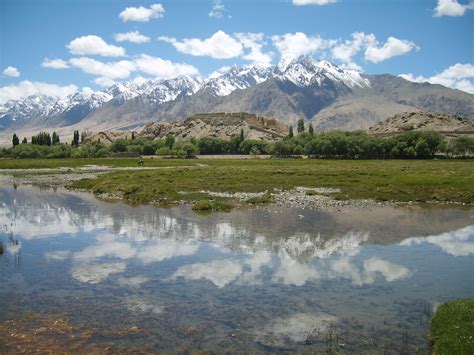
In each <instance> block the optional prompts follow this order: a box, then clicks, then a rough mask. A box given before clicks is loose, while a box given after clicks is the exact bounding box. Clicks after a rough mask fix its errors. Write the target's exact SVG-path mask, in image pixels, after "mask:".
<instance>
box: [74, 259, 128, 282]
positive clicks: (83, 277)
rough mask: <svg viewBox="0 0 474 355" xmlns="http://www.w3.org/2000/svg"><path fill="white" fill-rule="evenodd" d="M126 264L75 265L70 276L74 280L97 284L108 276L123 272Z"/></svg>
mask: <svg viewBox="0 0 474 355" xmlns="http://www.w3.org/2000/svg"><path fill="white" fill-rule="evenodd" d="M126 268H127V264H125V263H124V262H119V263H91V264H78V265H75V266H74V267H73V268H72V270H71V274H72V277H74V278H75V279H76V280H78V281H81V282H85V283H91V284H97V283H99V282H102V281H104V280H106V279H107V278H108V277H109V275H111V274H115V273H120V272H123V271H125V269H126Z"/></svg>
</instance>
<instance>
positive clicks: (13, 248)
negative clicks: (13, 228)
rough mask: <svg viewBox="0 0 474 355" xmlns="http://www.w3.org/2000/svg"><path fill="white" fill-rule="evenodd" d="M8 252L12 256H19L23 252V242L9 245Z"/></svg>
mask: <svg viewBox="0 0 474 355" xmlns="http://www.w3.org/2000/svg"><path fill="white" fill-rule="evenodd" d="M7 250H8V253H9V254H10V255H16V254H18V253H19V252H20V250H21V242H20V241H17V240H16V241H14V242H10V243H8V246H7Z"/></svg>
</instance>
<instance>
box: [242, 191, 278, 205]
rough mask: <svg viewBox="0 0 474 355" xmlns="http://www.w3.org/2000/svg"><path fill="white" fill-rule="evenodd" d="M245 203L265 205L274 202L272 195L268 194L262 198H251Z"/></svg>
mask: <svg viewBox="0 0 474 355" xmlns="http://www.w3.org/2000/svg"><path fill="white" fill-rule="evenodd" d="M245 202H247V203H250V204H251V205H264V204H267V203H271V202H273V196H272V194H271V193H269V192H266V193H265V194H263V195H261V196H256V197H251V198H249V199H247V200H246V201H245Z"/></svg>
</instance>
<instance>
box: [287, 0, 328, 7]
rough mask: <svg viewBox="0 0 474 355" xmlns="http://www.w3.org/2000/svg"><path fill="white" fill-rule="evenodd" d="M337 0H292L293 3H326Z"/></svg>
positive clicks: (300, 4) (298, 4) (297, 4)
mask: <svg viewBox="0 0 474 355" xmlns="http://www.w3.org/2000/svg"><path fill="white" fill-rule="evenodd" d="M335 2H337V0H293V5H296V6H302V5H328V4H333V3H335Z"/></svg>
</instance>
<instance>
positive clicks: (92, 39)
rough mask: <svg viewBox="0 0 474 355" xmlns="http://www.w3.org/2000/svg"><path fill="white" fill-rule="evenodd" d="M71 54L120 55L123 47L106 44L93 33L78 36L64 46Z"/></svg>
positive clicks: (123, 52)
mask: <svg viewBox="0 0 474 355" xmlns="http://www.w3.org/2000/svg"><path fill="white" fill-rule="evenodd" d="M66 47H67V48H68V49H69V51H70V52H71V53H72V54H80V55H101V56H104V57H122V56H124V55H125V49H124V48H122V47H117V46H114V45H112V44H108V43H107V42H105V41H104V40H103V39H102V38H101V37H99V36H95V35H89V36H82V37H78V38H76V39H74V40H72V41H71V43H69V44H68V45H67V46H66Z"/></svg>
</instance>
